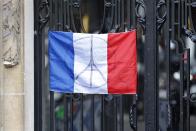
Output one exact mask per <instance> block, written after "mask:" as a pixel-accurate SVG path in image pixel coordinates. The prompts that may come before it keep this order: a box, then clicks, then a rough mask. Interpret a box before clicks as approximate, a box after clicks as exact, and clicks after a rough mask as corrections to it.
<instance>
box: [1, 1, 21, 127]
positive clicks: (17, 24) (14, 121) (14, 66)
mask: <svg viewBox="0 0 196 131" xmlns="http://www.w3.org/2000/svg"><path fill="white" fill-rule="evenodd" d="M0 15H1V18H0V31H1V33H0V57H1V58H0V59H1V60H0V82H1V84H0V131H23V130H24V84H23V83H24V64H23V61H24V57H23V56H24V55H23V50H24V44H23V39H24V38H23V1H22V0H1V1H0Z"/></svg>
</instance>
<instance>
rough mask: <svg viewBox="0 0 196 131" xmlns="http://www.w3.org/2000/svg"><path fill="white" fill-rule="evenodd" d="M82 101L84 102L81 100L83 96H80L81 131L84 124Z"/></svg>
mask: <svg viewBox="0 0 196 131" xmlns="http://www.w3.org/2000/svg"><path fill="white" fill-rule="evenodd" d="M83 101H84V98H83V94H81V100H80V102H81V103H80V104H81V131H83V125H84V122H83V120H84V119H83V112H84V110H83V108H84V106H83V105H84V103H83Z"/></svg>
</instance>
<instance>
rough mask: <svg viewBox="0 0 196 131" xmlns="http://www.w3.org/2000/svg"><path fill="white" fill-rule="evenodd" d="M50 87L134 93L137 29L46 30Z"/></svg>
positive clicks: (104, 92) (76, 91)
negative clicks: (98, 32)
mask: <svg viewBox="0 0 196 131" xmlns="http://www.w3.org/2000/svg"><path fill="white" fill-rule="evenodd" d="M48 50H49V65H50V90H51V91H55V92H63V93H85V94H136V87H137V53H136V31H135V30H132V31H128V32H121V33H108V34H87V33H72V32H61V31H50V32H49V49H48Z"/></svg>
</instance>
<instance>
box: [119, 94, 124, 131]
mask: <svg viewBox="0 0 196 131" xmlns="http://www.w3.org/2000/svg"><path fill="white" fill-rule="evenodd" d="M120 131H124V104H123V96H122V95H121V96H120Z"/></svg>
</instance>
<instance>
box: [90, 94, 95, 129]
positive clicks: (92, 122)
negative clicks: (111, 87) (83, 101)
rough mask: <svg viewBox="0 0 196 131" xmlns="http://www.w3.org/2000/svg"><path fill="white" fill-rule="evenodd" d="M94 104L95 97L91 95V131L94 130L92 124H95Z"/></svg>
mask: <svg viewBox="0 0 196 131" xmlns="http://www.w3.org/2000/svg"><path fill="white" fill-rule="evenodd" d="M94 102H95V96H94V95H92V96H91V107H92V108H91V113H92V121H91V124H92V125H91V128H92V131H94V130H95V127H94V124H95V104H94Z"/></svg>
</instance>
